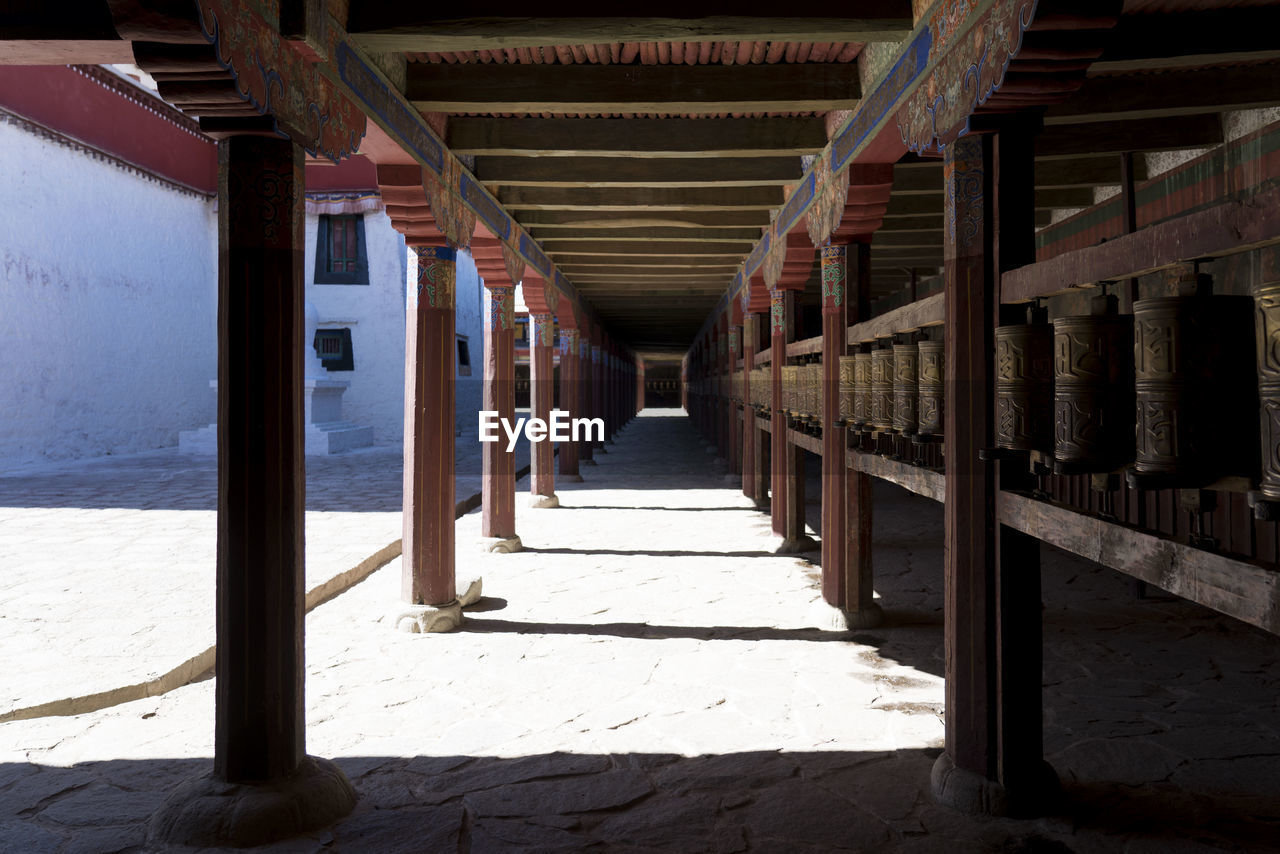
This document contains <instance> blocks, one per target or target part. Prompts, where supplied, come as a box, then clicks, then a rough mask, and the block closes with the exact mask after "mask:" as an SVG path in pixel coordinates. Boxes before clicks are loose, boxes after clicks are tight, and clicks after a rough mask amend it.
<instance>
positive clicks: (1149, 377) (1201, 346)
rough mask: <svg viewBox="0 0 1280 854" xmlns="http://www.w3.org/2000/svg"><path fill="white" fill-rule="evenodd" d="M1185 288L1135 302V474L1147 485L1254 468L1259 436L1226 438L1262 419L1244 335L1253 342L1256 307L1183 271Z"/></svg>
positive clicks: (1193, 483)
mask: <svg viewBox="0 0 1280 854" xmlns="http://www.w3.org/2000/svg"><path fill="white" fill-rule="evenodd" d="M1179 285H1180V288H1179V289H1180V290H1181V291H1182V293H1183V295H1181V296H1172V297H1153V298H1151V299H1144V300H1137V301H1136V302H1134V304H1133V315H1134V346H1133V352H1134V376H1135V392H1136V397H1137V402H1136V407H1135V409H1136V413H1137V428H1136V435H1135V439H1136V449H1135V456H1134V465H1133V469H1132V470H1131V471H1130V474H1129V479H1130V482H1131V483H1132V484H1133V485H1134V486H1138V487H1140V488H1149V489H1166V488H1193V487H1201V486H1205V485H1207V484H1209V483H1211V482H1212V481H1214V480H1217V479H1218V478H1220V477H1223V476H1226V475H1229V474H1237V475H1246V476H1252V475H1253V473H1254V470H1255V469H1256V463H1257V449H1258V445H1257V443H1256V442H1254V441H1252V440H1249V441H1244V437H1243V436H1234V437H1233V436H1231V435H1228V433H1229V431H1231V430H1233V429H1235V430H1238V429H1239V426H1240V425H1241V424H1242V423H1250V422H1253V419H1255V418H1257V417H1258V415H1257V413H1258V410H1257V403H1258V399H1257V397H1256V395H1257V393H1258V391H1257V390H1258V385H1257V383H1256V380H1255V376H1254V372H1253V370H1252V368H1253V364H1251V363H1252V362H1254V354H1253V353H1249V354H1248V355H1247V356H1246V355H1245V354H1244V353H1242V352H1241V350H1242V345H1241V339H1244V340H1245V341H1248V342H1250V344H1252V342H1253V339H1254V334H1253V329H1251V328H1250V327H1251V326H1252V325H1253V306H1252V305H1251V304H1250V305H1249V306H1248V312H1247V313H1245V311H1244V302H1249V303H1251V302H1252V301H1251V300H1249V299H1248V298H1247V297H1234V296H1214V295H1212V294H1211V293H1210V292H1209V285H1210V280H1209V277H1208V276H1203V275H1201V276H1184V277H1183V279H1182V280H1181V281H1180V282H1179ZM1250 349H1253V347H1250ZM1246 369H1249V370H1246ZM1254 423H1256V422H1254Z"/></svg>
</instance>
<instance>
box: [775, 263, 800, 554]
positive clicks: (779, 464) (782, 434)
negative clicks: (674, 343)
mask: <svg viewBox="0 0 1280 854" xmlns="http://www.w3.org/2000/svg"><path fill="white" fill-rule="evenodd" d="M794 312H795V294H794V293H793V292H792V291H785V290H776V289H773V288H770V290H769V332H770V341H771V347H772V349H771V351H770V352H771V354H772V358H771V361H772V364H771V366H770V376H771V380H772V381H771V382H770V394H771V395H772V396H773V402H772V405H771V409H772V411H773V423H772V430H773V432H772V433H771V434H770V436H771V438H770V442H769V444H770V445H771V446H772V453H771V458H772V472H771V475H772V487H771V489H770V496H771V499H772V500H771V504H770V508H769V509H770V516H771V517H772V523H773V532H774V533H775V534H782V535H783V536H786V533H787V486H788V485H789V484H788V481H787V469H788V468H789V466H788V465H787V456H788V454H787V450H788V448H787V445H788V443H787V419H786V416H785V415H784V414H783V412H782V365H783V363H785V362H786V352H787V332H788V330H789V329H790V328H791V318H792V317H793V315H794Z"/></svg>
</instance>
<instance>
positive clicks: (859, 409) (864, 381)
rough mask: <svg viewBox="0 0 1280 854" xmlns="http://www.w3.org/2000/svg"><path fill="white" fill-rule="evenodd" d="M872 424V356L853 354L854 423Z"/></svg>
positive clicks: (858, 424)
mask: <svg viewBox="0 0 1280 854" xmlns="http://www.w3.org/2000/svg"><path fill="white" fill-rule="evenodd" d="M870 422H871V354H870V353H854V354H853V423H854V424H855V425H856V426H858V427H862V426H863V425H865V424H869V423H870Z"/></svg>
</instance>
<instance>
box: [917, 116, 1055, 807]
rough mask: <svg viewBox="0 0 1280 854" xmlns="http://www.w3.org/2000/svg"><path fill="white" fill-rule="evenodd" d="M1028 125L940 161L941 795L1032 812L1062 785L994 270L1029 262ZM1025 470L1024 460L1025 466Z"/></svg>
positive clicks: (936, 784)
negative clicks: (1004, 419)
mask: <svg viewBox="0 0 1280 854" xmlns="http://www.w3.org/2000/svg"><path fill="white" fill-rule="evenodd" d="M1033 154H1034V146H1033V141H1032V138H1031V135H1030V133H1029V132H1028V129H1027V128H1025V127H1016V126H1012V127H1010V129H1009V130H1002V131H1000V132H998V133H992V134H985V135H978V134H970V135H968V136H964V137H961V138H960V139H958V140H956V141H955V142H954V143H952V144H951V145H948V146H947V148H946V156H945V160H944V163H943V180H944V182H945V188H944V189H945V193H944V195H945V198H946V208H945V218H946V221H947V222H948V223H950V224H951V226H949V227H948V228H947V229H946V230H945V231H944V244H943V259H944V262H945V279H944V285H945V290H944V292H945V294H946V296H945V301H946V348H945V349H946V359H945V361H946V367H945V371H946V391H947V407H946V412H945V415H944V424H945V427H944V433H945V435H946V443H945V445H944V452H943V455H944V460H945V465H946V496H945V497H946V501H945V505H944V526H945V532H944V539H945V544H946V551H945V554H946V557H945V562H944V594H945V595H944V638H945V643H946V703H947V716H946V752H945V753H944V754H943V755H941V756H940V757H938V760H937V762H936V763H935V765H934V768H933V792H934V796H935V798H937V800H939V801H940V802H941V803H945V804H948V805H951V806H953V807H956V808H957V809H960V810H963V811H966V812H994V813H1006V812H1007V813H1011V814H1021V815H1027V814H1034V813H1038V812H1040V811H1041V810H1042V809H1044V807H1045V805H1046V802H1047V801H1048V800H1049V799H1050V798H1051V797H1052V796H1053V794H1054V793H1056V790H1057V777H1056V775H1055V774H1054V772H1053V769H1052V768H1050V767H1049V766H1048V765H1047V764H1046V763H1045V762H1044V760H1043V744H1042V733H1043V730H1042V715H1043V710H1042V707H1041V690H1042V689H1041V684H1042V681H1043V676H1042V636H1041V633H1042V625H1041V601H1040V559H1039V541H1038V540H1035V539H1033V538H1031V537H1028V536H1026V535H1024V534H1021V533H1019V532H1016V531H1012V530H1010V529H1008V528H1004V527H1002V526H1001V525H999V524H998V519H999V512H998V507H999V505H998V502H999V490H1000V486H1001V485H1002V481H1003V480H1007V481H1009V485H1010V486H1014V487H1017V488H1023V489H1025V488H1027V486H1028V484H1026V483H1017V482H1016V480H1017V478H1018V474H1019V471H1018V470H1019V468H1020V467H1022V466H1024V465H1025V464H1023V463H1021V462H1020V461H1018V462H1011V463H1009V464H1007V465H1005V464H999V463H991V462H984V461H983V460H982V459H980V458H979V455H978V453H979V451H980V450H982V449H984V448H989V447H991V446H992V444H993V432H994V424H993V397H994V383H993V377H994V370H995V366H994V332H995V326H996V322H997V319H998V317H999V311H1000V298H999V278H1000V274H1001V273H1002V272H1004V271H1006V270H1008V269H1012V268H1014V267H1016V266H1019V265H1021V264H1027V263H1030V262H1032V261H1034V260H1035V245H1034V216H1033V214H1034V205H1035V202H1034V196H1033V187H1034V183H1035V182H1034V180H1033V173H1034V161H1033ZM1022 471H1025V468H1022Z"/></svg>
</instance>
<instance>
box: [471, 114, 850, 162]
mask: <svg viewBox="0 0 1280 854" xmlns="http://www.w3.org/2000/svg"><path fill="white" fill-rule="evenodd" d="M448 144H449V148H450V149H451V150H452V151H453V152H454V153H455V154H474V155H480V156H484V155H507V156H523V157H528V156H539V157H548V156H553V157H601V156H608V157H636V158H649V157H703V158H707V157H774V156H777V155H781V154H794V155H803V154H815V153H817V152H819V151H821V150H822V147H823V146H825V145H826V144H827V133H826V129H825V124H824V122H823V120H822V119H820V118H810V117H783V118H741V119H732V118H708V119H642V118H636V119H578V118H573V119H571V118H552V119H545V118H528V117H519V118H487V117H469V116H456V117H454V118H451V119H450V120H449V132H448Z"/></svg>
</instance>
